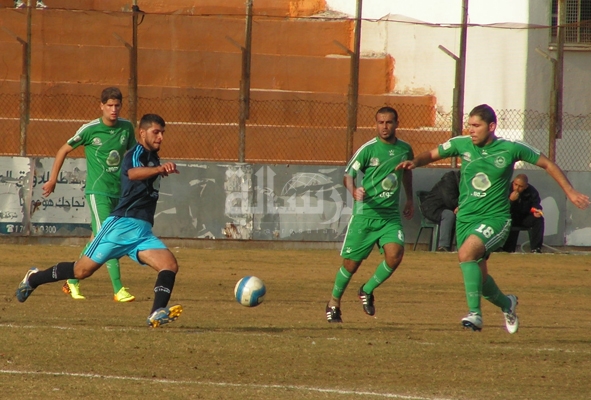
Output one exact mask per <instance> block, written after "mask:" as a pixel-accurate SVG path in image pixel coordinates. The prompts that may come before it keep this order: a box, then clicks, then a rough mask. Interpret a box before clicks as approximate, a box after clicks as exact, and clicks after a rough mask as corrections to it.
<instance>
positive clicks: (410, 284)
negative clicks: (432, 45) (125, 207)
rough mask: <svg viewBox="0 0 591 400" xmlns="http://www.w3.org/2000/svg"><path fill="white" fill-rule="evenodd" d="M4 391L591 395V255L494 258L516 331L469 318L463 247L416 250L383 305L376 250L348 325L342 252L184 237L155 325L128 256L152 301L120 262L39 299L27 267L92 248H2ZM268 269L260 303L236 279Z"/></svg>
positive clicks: (0, 367)
mask: <svg viewBox="0 0 591 400" xmlns="http://www.w3.org/2000/svg"><path fill="white" fill-rule="evenodd" d="M0 250H1V253H2V254H3V257H2V259H1V261H0V271H1V276H2V279H1V280H0V287H1V290H2V298H3V302H2V310H1V312H0V334H1V338H2V339H1V343H2V344H1V347H0V387H1V388H2V389H1V393H2V398H6V399H41V398H43V399H73V398H84V399H110V398H121V399H123V398H126V399H139V398H146V397H162V398H167V399H262V400H266V399H269V400H271V399H273V400H276V399H289V400H293V399H338V400H345V399H366V398H371V399H374V398H375V399H422V400H435V399H490V400H493V399H536V400H537V399H589V398H591V379H589V377H590V373H589V371H591V346H590V344H591V334H590V330H591V305H590V301H589V299H590V298H591V285H590V284H589V283H590V282H591V257H589V256H586V255H558V254H542V255H530V254H512V255H510V254H494V255H493V256H492V257H491V260H490V264H489V271H490V273H491V275H493V276H494V277H495V280H496V281H497V283H498V284H499V286H500V287H501V288H502V289H503V290H504V291H505V292H506V293H514V294H516V295H518V296H519V303H520V304H519V307H518V308H517V312H518V315H519V316H520V321H521V324H520V326H521V328H520V330H519V332H518V333H517V334H515V335H509V334H508V333H507V332H506V331H505V328H504V319H503V315H502V313H501V312H500V311H499V310H498V309H496V308H495V307H494V306H492V305H491V304H489V303H485V304H484V307H483V312H484V324H485V325H484V328H483V330H482V332H480V333H477V332H471V331H467V330H463V329H462V327H461V325H460V319H461V318H462V317H463V316H464V315H465V314H466V312H467V310H466V304H465V298H464V290H463V283H462V278H461V273H460V270H459V267H458V264H457V260H456V257H457V255H456V254H448V253H446V254H443V253H429V252H419V251H417V252H413V251H407V252H406V255H405V259H404V261H403V263H402V265H401V266H400V268H399V269H398V271H396V273H395V274H394V275H393V276H392V278H391V279H390V280H388V281H387V282H385V283H384V284H383V285H382V286H381V287H380V288H378V289H377V290H376V292H375V296H376V303H375V304H376V309H377V312H376V315H375V317H369V316H367V315H365V314H364V313H363V311H362V308H361V305H360V303H359V301H358V300H357V298H356V292H357V289H358V287H359V285H361V283H362V282H364V281H365V280H366V279H367V278H368V277H369V276H370V275H371V274H372V273H373V271H374V269H375V267H376V265H377V264H378V263H379V262H380V260H381V258H380V256H379V253H378V252H374V253H375V254H373V255H372V256H371V257H370V259H368V260H367V261H366V262H365V263H364V264H363V265H362V266H361V268H360V270H359V272H358V273H357V274H356V275H355V276H354V277H353V280H352V282H351V285H350V287H349V289H348V290H347V292H346V293H345V295H344V298H343V304H342V311H343V320H344V323H343V324H328V323H327V322H326V319H325V315H324V307H325V304H326V301H327V300H328V297H329V296H330V291H331V288H332V283H333V279H334V276H335V273H336V270H337V268H338V266H339V265H340V257H339V255H338V251H336V250H258V249H252V250H203V249H189V248H174V249H173V251H174V253H175V254H176V256H177V258H178V259H179V265H180V272H179V275H178V276H177V281H176V286H175V289H174V292H173V295H172V301H171V304H173V303H179V304H181V305H182V306H183V308H184V312H183V314H182V315H181V317H180V318H179V319H178V321H176V322H174V323H172V324H170V325H167V326H164V327H162V328H159V329H149V328H147V327H146V326H145V320H146V317H147V315H148V313H149V311H150V308H151V304H152V296H153V292H152V289H153V285H154V280H155V272H154V271H153V270H152V269H149V268H144V267H140V266H138V265H136V264H134V263H133V262H131V261H130V260H128V259H124V260H123V261H122V275H123V282H124V284H125V285H126V287H129V291H130V292H131V293H132V294H134V295H135V296H136V298H137V300H136V301H135V302H133V303H127V304H119V303H115V302H114V301H113V300H112V290H111V284H110V281H109V278H108V274H107V271H106V269H105V268H102V269H101V270H99V271H98V272H97V273H96V274H95V275H94V276H93V277H91V278H89V279H87V280H85V281H83V282H82V283H81V288H82V291H83V293H84V294H85V295H86V296H87V299H86V300H79V301H75V300H72V299H71V298H70V297H69V296H66V295H64V294H63V293H62V292H61V284H60V283H55V284H50V285H44V286H41V287H39V288H38V289H37V290H35V292H34V293H33V294H32V295H31V297H30V298H29V299H28V300H27V302H25V303H24V304H21V303H18V302H17V301H16V299H15V298H14V290H15V289H16V286H17V284H18V281H19V280H21V279H22V277H23V276H24V274H25V272H26V270H27V269H28V268H29V267H30V266H32V265H34V266H37V267H39V268H47V267H49V266H51V265H52V264H54V263H55V262H56V261H64V260H73V259H75V258H76V257H77V255H78V254H79V252H80V247H69V246H63V247H60V246H44V245H35V246H25V245H0ZM245 275H256V276H258V277H260V278H261V279H263V280H264V281H265V283H266V286H267V296H266V298H265V302H264V303H263V304H262V305H260V306H259V307H255V308H246V307H242V306H241V305H239V304H238V303H237V302H236V301H235V300H234V298H233V289H234V284H235V283H236V282H237V281H238V279H240V278H241V277H242V276H245Z"/></svg>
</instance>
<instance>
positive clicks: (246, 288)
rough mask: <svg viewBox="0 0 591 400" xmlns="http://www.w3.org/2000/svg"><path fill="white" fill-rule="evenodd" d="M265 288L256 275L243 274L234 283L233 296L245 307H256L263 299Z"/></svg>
mask: <svg viewBox="0 0 591 400" xmlns="http://www.w3.org/2000/svg"><path fill="white" fill-rule="evenodd" d="M265 293H267V288H266V287H265V284H264V282H263V281H262V280H260V279H259V278H257V277H256V276H245V277H244V278H242V279H240V280H239V281H238V283H236V287H234V297H236V301H237V302H238V303H240V304H242V305H243V306H245V307H256V306H258V305H259V304H261V303H262V302H263V300H264V299H265Z"/></svg>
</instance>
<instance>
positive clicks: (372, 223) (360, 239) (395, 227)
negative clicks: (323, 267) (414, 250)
mask: <svg viewBox="0 0 591 400" xmlns="http://www.w3.org/2000/svg"><path fill="white" fill-rule="evenodd" d="M388 243H397V244H399V245H400V246H402V247H404V232H403V231H402V224H401V223H400V221H397V220H391V219H373V218H364V217H362V216H360V215H353V216H351V220H350V221H349V226H348V227H347V233H346V235H345V240H344V241H343V247H342V248H341V256H342V257H343V258H346V259H348V260H353V261H363V260H365V259H366V258H367V257H368V256H369V254H370V253H371V251H372V250H373V247H374V245H376V244H377V245H378V247H379V249H380V253H383V252H384V245H386V244H388Z"/></svg>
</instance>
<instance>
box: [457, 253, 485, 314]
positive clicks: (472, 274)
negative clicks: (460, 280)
mask: <svg viewBox="0 0 591 400" xmlns="http://www.w3.org/2000/svg"><path fill="white" fill-rule="evenodd" d="M460 268H461V269H462V275H464V287H465V290H466V301H467V302H468V309H469V310H470V312H473V313H476V314H478V315H482V310H481V309H480V296H482V272H481V271H480V267H479V266H478V263H477V262H476V261H466V262H461V263H460Z"/></svg>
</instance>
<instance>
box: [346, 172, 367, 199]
mask: <svg viewBox="0 0 591 400" xmlns="http://www.w3.org/2000/svg"><path fill="white" fill-rule="evenodd" d="M343 185H345V187H346V188H347V190H348V191H349V193H351V196H353V198H354V199H355V200H357V201H363V199H364V198H365V189H364V188H363V187H356V186H355V178H353V177H352V176H351V175H349V174H345V176H344V177H343Z"/></svg>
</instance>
